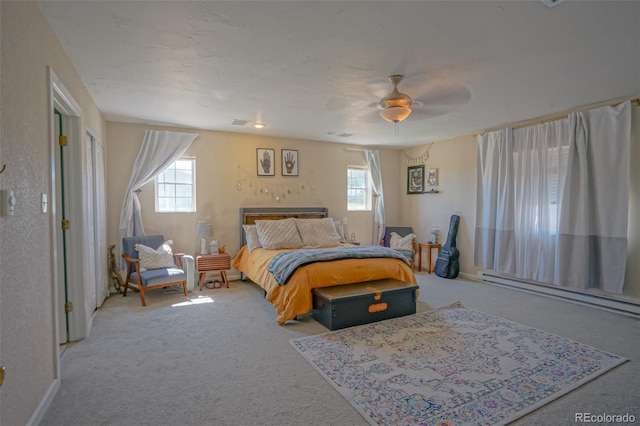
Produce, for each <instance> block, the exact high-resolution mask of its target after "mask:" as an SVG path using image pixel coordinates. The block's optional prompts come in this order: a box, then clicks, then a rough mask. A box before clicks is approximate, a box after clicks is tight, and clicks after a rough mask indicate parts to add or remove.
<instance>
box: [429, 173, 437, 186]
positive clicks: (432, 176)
mask: <svg viewBox="0 0 640 426" xmlns="http://www.w3.org/2000/svg"><path fill="white" fill-rule="evenodd" d="M427 186H438V169H429V170H427Z"/></svg>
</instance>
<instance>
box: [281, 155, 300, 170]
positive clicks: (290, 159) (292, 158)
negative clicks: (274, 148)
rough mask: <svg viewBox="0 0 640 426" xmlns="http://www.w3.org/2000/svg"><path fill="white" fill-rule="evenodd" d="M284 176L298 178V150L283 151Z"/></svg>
mask: <svg viewBox="0 0 640 426" xmlns="http://www.w3.org/2000/svg"><path fill="white" fill-rule="evenodd" d="M282 176H298V150H295V149H283V150H282Z"/></svg>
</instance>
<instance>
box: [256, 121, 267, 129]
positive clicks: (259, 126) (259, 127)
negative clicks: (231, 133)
mask: <svg viewBox="0 0 640 426" xmlns="http://www.w3.org/2000/svg"><path fill="white" fill-rule="evenodd" d="M253 127H255V128H256V129H264V128H265V127H267V126H266V125H265V124H264V123H260V122H257V123H255V124H254V125H253Z"/></svg>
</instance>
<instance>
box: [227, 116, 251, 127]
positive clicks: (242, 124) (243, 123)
mask: <svg viewBox="0 0 640 426" xmlns="http://www.w3.org/2000/svg"><path fill="white" fill-rule="evenodd" d="M248 122H249V120H237V119H235V118H234V119H233V121H232V122H231V124H232V125H233V126H244V125H245V124H247V123H248Z"/></svg>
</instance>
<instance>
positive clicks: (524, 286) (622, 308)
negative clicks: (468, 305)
mask: <svg viewBox="0 0 640 426" xmlns="http://www.w3.org/2000/svg"><path fill="white" fill-rule="evenodd" d="M478 279H479V280H481V281H485V282H488V283H492V284H498V285H502V286H506V287H512V288H517V289H520V290H525V291H530V292H533V293H539V294H542V295H545V296H551V297H556V298H561V299H565V300H568V301H570V302H575V303H580V304H583V305H589V306H595V307H599V308H603V309H607V310H611V311H615V312H619V313H623V314H627V315H631V316H634V317H640V300H638V299H633V298H630V297H625V296H621V297H615V296H608V295H604V294H591V293H585V292H580V291H576V290H572V289H565V288H562V287H557V286H552V285H549V284H544V283H538V282H535V281H527V280H522V279H518V278H515V277H510V276H506V275H500V274H497V273H495V272H491V271H479V272H478Z"/></svg>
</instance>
